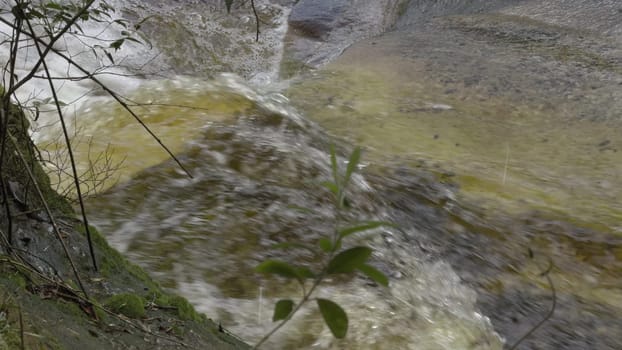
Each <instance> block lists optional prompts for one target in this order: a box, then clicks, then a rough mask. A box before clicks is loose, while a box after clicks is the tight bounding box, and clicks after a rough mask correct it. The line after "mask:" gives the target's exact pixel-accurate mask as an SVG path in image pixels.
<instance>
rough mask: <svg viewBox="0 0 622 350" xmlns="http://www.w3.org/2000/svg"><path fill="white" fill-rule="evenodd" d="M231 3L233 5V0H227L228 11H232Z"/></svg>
mask: <svg viewBox="0 0 622 350" xmlns="http://www.w3.org/2000/svg"><path fill="white" fill-rule="evenodd" d="M231 5H233V0H225V6H226V7H227V13H229V12H231Z"/></svg>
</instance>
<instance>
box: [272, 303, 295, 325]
mask: <svg viewBox="0 0 622 350" xmlns="http://www.w3.org/2000/svg"><path fill="white" fill-rule="evenodd" d="M293 308H294V302H293V301H292V300H290V299H281V300H279V301H277V302H276V305H274V315H272V322H276V321H279V320H283V319H285V318H286V317H287V316H289V314H291V313H292V309H293Z"/></svg>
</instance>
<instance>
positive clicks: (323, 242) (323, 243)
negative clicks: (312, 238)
mask: <svg viewBox="0 0 622 350" xmlns="http://www.w3.org/2000/svg"><path fill="white" fill-rule="evenodd" d="M318 243H319V245H320V248H321V249H322V250H323V251H325V252H326V253H330V252H332V251H333V242H332V241H331V240H330V239H328V238H326V237H323V238H320V241H319V242H318Z"/></svg>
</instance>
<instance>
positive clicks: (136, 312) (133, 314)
mask: <svg viewBox="0 0 622 350" xmlns="http://www.w3.org/2000/svg"><path fill="white" fill-rule="evenodd" d="M145 304H146V300H145V299H144V298H143V297H140V296H138V295H136V294H130V293H124V294H117V295H115V296H112V297H111V298H109V299H108V300H107V301H106V303H105V305H106V306H107V307H108V308H110V311H113V312H116V313H119V314H123V315H125V316H127V317H129V318H142V317H144V316H145Z"/></svg>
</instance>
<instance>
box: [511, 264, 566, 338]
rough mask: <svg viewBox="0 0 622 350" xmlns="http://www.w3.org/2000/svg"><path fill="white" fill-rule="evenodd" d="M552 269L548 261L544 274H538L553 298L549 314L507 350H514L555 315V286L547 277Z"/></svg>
mask: <svg viewBox="0 0 622 350" xmlns="http://www.w3.org/2000/svg"><path fill="white" fill-rule="evenodd" d="M552 269H553V262H552V261H551V260H550V259H549V266H548V267H547V269H546V270H545V271H544V272H542V273H540V276H543V277H545V278H546V280H547V282H548V283H549V287H550V288H551V296H552V298H553V303H552V305H551V309H550V310H549V312H548V313H547V314H546V316H544V318H543V319H542V320H541V321H540V322H538V323H537V324H536V325H535V326H533V327H532V328H531V329H530V330H529V331H528V332H527V333H525V334H524V335H523V336H522V337H520V339H518V340H517V341H516V342H515V343H514V344H513V345H512V346H511V347H510V348H509V350H514V349H516V348H517V347H518V346H519V345H520V344H521V343H522V342H523V341H524V340H525V339H527V338H528V337H529V336H530V335H532V334H533V332H535V331H536V330H538V328H540V327H542V325H543V324H544V323H545V322H546V321H548V320H549V319H550V318H551V317H553V313H555V308H556V307H557V294H556V292H555V285H554V284H553V280H552V279H551V276H549V272H551V270H552Z"/></svg>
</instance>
